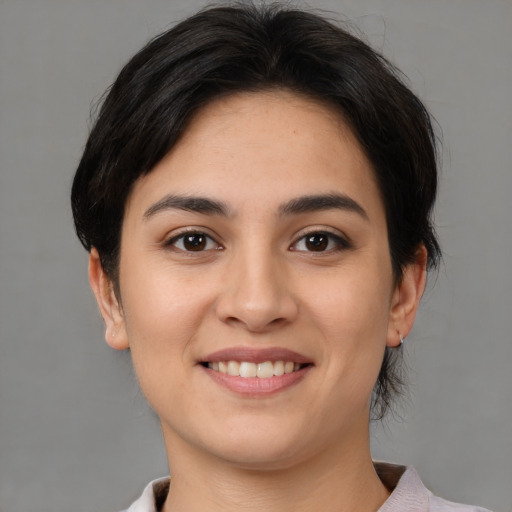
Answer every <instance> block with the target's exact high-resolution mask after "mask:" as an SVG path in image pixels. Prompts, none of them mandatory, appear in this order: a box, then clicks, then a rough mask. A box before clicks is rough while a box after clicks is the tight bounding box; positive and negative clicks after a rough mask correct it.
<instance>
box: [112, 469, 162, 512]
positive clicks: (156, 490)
mask: <svg viewBox="0 0 512 512" xmlns="http://www.w3.org/2000/svg"><path fill="white" fill-rule="evenodd" d="M169 485H170V479H169V477H166V478H159V479H158V480H153V481H152V482H149V484H148V485H147V486H146V488H145V489H144V491H143V492H142V494H141V495H140V497H139V498H138V499H137V500H136V501H134V502H133V503H132V504H131V505H130V507H129V508H127V509H126V510H124V511H122V512H158V511H159V510H161V508H162V507H163V504H164V502H165V498H167V494H168V493H169Z"/></svg>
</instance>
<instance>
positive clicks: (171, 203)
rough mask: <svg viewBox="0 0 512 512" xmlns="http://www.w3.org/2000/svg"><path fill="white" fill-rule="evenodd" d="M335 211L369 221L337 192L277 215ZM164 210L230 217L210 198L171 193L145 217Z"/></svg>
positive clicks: (308, 198)
mask: <svg viewBox="0 0 512 512" xmlns="http://www.w3.org/2000/svg"><path fill="white" fill-rule="evenodd" d="M333 209H336V210H344V211H348V212H353V213H356V214H358V215H360V216H361V217H362V218H363V219H365V220H368V214H367V213H366V211H365V210H364V208H363V207H362V206H361V205H360V204H359V203H357V202H356V201H354V199H352V198H351V197H349V196H347V195H345V194H337V193H332V194H316V195H305V196H300V197H296V198H294V199H291V200H290V201H288V202H286V203H284V204H282V205H281V206H280V207H279V210H278V213H279V215H281V216H287V215H298V214H301V213H311V212H316V211H322V210H333ZM165 210H185V211H188V212H193V213H199V214H202V215H221V216H224V217H227V216H229V214H230V209H229V207H228V206H227V205H226V203H224V202H222V201H217V200H215V199H209V198H207V197H196V196H179V195H174V194H170V195H167V196H165V197H164V198H162V199H160V201H157V202H156V203H155V204H153V205H152V206H150V207H149V208H148V209H147V210H146V211H145V212H144V218H145V219H149V218H150V217H152V216H153V215H155V214H157V213H159V212H162V211H165Z"/></svg>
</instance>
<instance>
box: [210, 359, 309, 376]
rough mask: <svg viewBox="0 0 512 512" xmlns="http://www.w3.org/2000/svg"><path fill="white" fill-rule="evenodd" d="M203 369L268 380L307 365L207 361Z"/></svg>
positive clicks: (270, 362)
mask: <svg viewBox="0 0 512 512" xmlns="http://www.w3.org/2000/svg"><path fill="white" fill-rule="evenodd" d="M201 364H202V365H203V366H204V367H205V368H209V369H210V370H213V371H214V372H219V373H223V374H226V375H229V376H231V377H242V378H244V379H250V378H258V379H270V378H272V377H281V376H282V375H285V374H289V373H294V372H298V371H300V370H302V369H303V368H305V367H306V366H309V364H307V363H306V364H304V363H296V362H294V361H281V360H280V361H263V362H261V363H254V362H252V361H235V360H229V361H218V362H217V361H208V362H204V363H201Z"/></svg>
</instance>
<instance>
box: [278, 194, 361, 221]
mask: <svg viewBox="0 0 512 512" xmlns="http://www.w3.org/2000/svg"><path fill="white" fill-rule="evenodd" d="M333 209H334V210H345V211H347V212H353V213H356V214H358V215H360V216H361V217H362V218H363V219H365V220H368V219H369V218H368V214H367V213H366V211H365V209H364V208H363V207H362V206H361V205H360V204H359V203H357V202H356V201H354V199H352V198H351V197H349V196H347V195H345V194H336V193H332V194H319V195H307V196H301V197H297V198H295V199H292V200H290V201H288V202H287V203H285V204H283V205H281V207H280V208H279V213H280V215H292V214H300V213H311V212H316V211H322V210H333Z"/></svg>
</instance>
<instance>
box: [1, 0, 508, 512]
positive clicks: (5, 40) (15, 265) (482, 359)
mask: <svg viewBox="0 0 512 512" xmlns="http://www.w3.org/2000/svg"><path fill="white" fill-rule="evenodd" d="M203 5H204V2H202V1H192V0H189V1H187V2H185V1H183V0H182V1H177V2H173V1H164V0H148V1H141V0H110V1H106V0H88V1H83V0H81V1H80V0H41V1H37V0H32V1H30V0H26V1H20V0H0V236H1V241H0V279H1V285H0V314H1V318H0V511H1V512H7V511H8V512H45V511H48V512H50V511H51V512H64V511H66V512H68V511H75V512H81V511H107V510H110V511H116V510H119V509H121V508H123V507H125V506H127V505H128V504H129V503H130V502H131V500H132V499H134V498H135V497H136V496H137V495H138V494H139V493H140V491H141V490H142V488H143V486H144V485H145V484H146V483H147V482H148V481H149V480H150V479H152V478H155V477H158V476H161V475H164V474H166V473H167V467H166V460H165V454H164V448H163V443H162V440H161V437H160V431H159V426H158V422H157V420H156V419H155V417H154V416H153V414H152V412H151V411H150V410H149V408H148V406H146V405H145V402H144V399H143V397H142V396H141V393H140V391H139V390H138V387H137V384H136V381H135V378H134V376H133V372H132V369H131V364H130V360H129V355H128V354H119V353H114V352H113V351H112V350H111V349H110V348H108V347H107V345H106V344H105V343H104V341H103V326H102V321H101V318H100V316H99V314H98V312H97V310H96V305H95V303H94V300H93V297H92V293H91V292H90V291H89V288H88V283H87V278H86V272H87V271H86V266H87V255H86V253H85V251H84V250H83V249H82V248H81V246H80V245H79V243H78V241H77V240H76V238H75V236H74V232H73V226H72V219H71V212H70V207H69V199H68V196H69V190H70V185H71V180H72V175H73V172H74V170H75V168H76V165H77V162H78V159H79V157H80V154H81V149H82V147H83V145H84V143H85V140H86V136H87V132H88V127H89V121H88V118H89V110H90V107H91V105H92V103H93V102H94V101H95V100H97V99H98V98H99V96H100V95H101V94H102V92H103V91H104V90H105V88H106V87H107V86H108V85H109V84H110V83H111V82H112V80H113V79H114V78H115V76H116V74H117V72H118V71H119V70H120V67H121V65H122V64H124V62H125V61H126V60H127V59H128V58H129V57H130V56H131V55H132V54H133V53H134V52H135V51H137V50H138V49H139V48H140V47H141V46H142V45H143V43H145V42H146V41H147V40H148V39H149V38H150V37H152V36H154V35H156V34H157V33H158V32H160V31H161V30H163V29H164V28H166V27H168V26H169V25H171V24H172V23H174V22H175V21H177V20H179V19H182V18H183V17H184V16H186V15H187V14H190V13H192V12H193V11H194V10H195V9H196V8H198V7H201V6H203ZM309 5H310V6H312V7H315V8H324V9H330V10H332V11H335V12H336V13H338V18H339V19H341V20H343V19H346V20H349V21H350V22H351V23H353V24H354V26H355V27H356V28H357V29H358V30H361V31H362V32H364V33H365V34H366V36H365V37H367V40H368V41H370V42H371V44H372V45H373V46H374V47H376V48H378V49H379V50H381V51H382V52H383V53H384V54H385V55H386V56H387V57H389V58H390V59H391V60H392V61H393V62H395V63H396V64H397V65H398V66H399V67H400V68H401V69H402V70H403V71H404V72H405V73H406V75H408V77H409V79H410V83H411V85H412V87H413V89H414V90H415V91H416V92H417V93H418V94H419V95H420V96H421V97H422V98H423V99H424V100H425V102H426V104H427V105H428V107H429V109H430V110H431V112H432V113H433V114H434V116H435V118H436V119H437V121H438V123H439V125H440V126H441V128H442V134H443V139H444V149H443V155H442V157H443V158H442V160H443V164H442V167H443V169H442V181H441V193H440V197H439V203H438V208H437V212H436V219H437V224H438V232H439V235H440V238H441V241H442V245H443V249H444V254H445V256H444V265H443V266H442V267H441V270H440V272H439V274H438V276H437V277H435V276H434V277H431V279H430V286H429V291H428V292H427V293H426V295H425V297H424V302H423V305H422V308H421V310H420V317H419V319H418V322H417V324H416V326H415V329H414V331H413V334H412V336H410V338H409V339H408V340H407V348H406V352H407V359H408V363H409V365H410V371H409V375H410V380H411V386H410V399H409V400H408V401H407V402H406V403H405V404H404V406H403V407H402V408H401V417H400V418H396V419H393V418H389V419H388V420H387V421H386V422H385V423H384V425H382V426H375V427H373V441H372V442H373V450H374V456H375V458H378V459H385V460H390V461H393V462H400V463H406V464H413V465H414V466H415V467H416V468H417V470H418V471H419V473H420V475H421V476H422V477H423V479H424V481H425V482H426V484H427V485H428V486H429V487H430V488H431V489H432V490H433V491H435V492H436V493H438V494H440V495H442V496H444V497H446V498H448V499H451V500H456V501H462V502H469V503H474V504H479V505H482V506H486V507H488V508H491V509H494V510H499V511H511V510H512V469H511V463H512V440H511V439H512V427H511V425H512V377H511V375H512V372H511V363H512V342H511V332H512V307H511V304H512V271H511V267H512V236H511V235H512V229H511V218H512V202H511V200H510V195H511V192H512V172H511V162H512V2H510V1H505V0H359V1H356V0H338V1H336V0H331V1H329V0H323V1H318V2H315V1H311V2H310V3H309ZM340 406H341V405H340Z"/></svg>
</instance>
